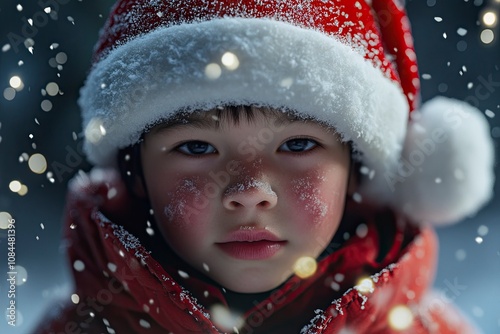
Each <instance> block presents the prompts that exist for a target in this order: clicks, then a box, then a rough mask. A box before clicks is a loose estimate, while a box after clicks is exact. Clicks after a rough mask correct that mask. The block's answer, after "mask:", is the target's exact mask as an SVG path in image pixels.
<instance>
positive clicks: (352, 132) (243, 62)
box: [79, 0, 494, 224]
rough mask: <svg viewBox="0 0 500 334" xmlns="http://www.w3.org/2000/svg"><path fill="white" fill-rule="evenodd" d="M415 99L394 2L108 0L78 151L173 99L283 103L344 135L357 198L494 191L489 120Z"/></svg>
mask: <svg viewBox="0 0 500 334" xmlns="http://www.w3.org/2000/svg"><path fill="white" fill-rule="evenodd" d="M418 97H419V77H418V69H417V64H416V57H415V52H414V49H413V42H412V36H411V32H410V25H409V21H408V18H407V17H406V14H405V11H404V9H403V8H402V6H401V5H399V4H398V2H397V0H373V1H362V0H359V1H353V0H330V1H327V0H288V1H283V0H240V1H234V0H179V1H166V0H119V1H118V2H117V3H116V5H115V6H114V8H113V9H112V12H111V15H110V17H109V19H108V21H107V22H106V24H105V26H104V28H103V29H102V31H101V35H100V40H99V42H98V44H97V46H96V50H95V54H94V62H93V67H92V69H91V72H90V74H89V76H88V78H87V81H86V83H85V86H84V87H83V88H82V90H81V97H80V100H79V104H80V106H81V108H82V116H83V127H84V129H85V143H84V150H85V152H86V154H87V156H88V159H89V160H90V161H91V162H92V163H94V164H96V165H100V166H106V165H108V166H109V165H115V164H116V158H117V151H118V150H119V149H120V148H124V147H126V146H128V145H131V144H134V143H136V142H137V141H138V140H139V138H140V135H141V134H142V133H143V131H144V130H145V129H146V128H147V127H148V126H150V125H151V124H155V123H157V122H159V121H161V120H163V119H166V118H168V117H169V116H171V115H173V114H175V113H176V112H179V111H180V110H183V111H185V110H192V111H195V110H210V109H213V108H215V107H218V106H223V105H249V104H255V105H265V106H268V107H272V108H277V109H286V110H294V111H296V112H299V113H301V114H304V115H307V116H311V117H313V118H315V119H317V120H318V121H321V122H325V123H327V124H329V125H330V126H332V127H334V128H335V129H336V130H337V131H338V133H339V134H340V135H341V137H342V139H343V140H344V141H350V142H352V144H353V147H354V148H355V150H356V151H358V152H360V159H361V161H362V164H363V168H362V170H361V171H362V173H363V174H366V176H367V177H366V181H364V182H363V183H362V187H363V188H362V190H361V194H362V195H363V196H364V197H365V198H369V199H371V200H376V201H379V202H382V203H384V204H389V205H393V206H395V207H398V208H400V209H401V208H402V209H403V210H404V212H406V214H407V215H408V216H409V217H411V218H413V219H414V220H415V221H417V222H421V223H435V224H438V223H450V222H454V221H457V220H460V219H462V218H464V217H465V216H467V215H470V214H472V213H474V212H475V211H477V210H478V209H479V208H480V207H481V206H482V205H483V204H484V203H486V202H487V201H488V200H489V199H490V197H491V196H492V186H493V180H494V176H493V168H492V166H493V159H494V158H493V144H492V141H491V138H490V137H489V129H488V123H487V122H486V120H485V119H484V118H483V117H482V116H481V115H480V113H479V112H478V111H477V110H476V109H475V108H473V107H471V106H469V105H467V104H465V103H462V102H458V101H454V100H449V99H444V98H438V99H437V100H434V101H431V102H429V103H427V104H425V105H424V106H423V108H421V110H417V109H418Z"/></svg>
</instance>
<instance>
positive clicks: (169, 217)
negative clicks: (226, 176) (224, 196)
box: [152, 177, 211, 230]
mask: <svg viewBox="0 0 500 334" xmlns="http://www.w3.org/2000/svg"><path fill="white" fill-rule="evenodd" d="M172 183H174V186H172V187H170V188H167V189H166V188H163V187H161V186H160V187H159V189H158V190H157V191H156V192H155V193H156V194H157V195H158V196H154V195H155V194H153V196H152V203H154V204H153V205H154V211H155V215H156V217H157V218H160V221H161V222H162V225H164V226H165V228H166V229H167V230H168V229H169V228H177V229H178V228H190V227H192V226H193V225H197V226H198V227H199V226H200V225H201V224H200V223H201V220H202V218H203V217H206V216H207V214H206V213H207V211H208V210H209V209H210V200H211V198H210V197H209V195H210V193H209V192H207V189H210V186H207V185H209V183H208V182H207V180H204V179H201V178H193V177H190V178H181V179H180V180H172ZM157 199H159V200H157Z"/></svg>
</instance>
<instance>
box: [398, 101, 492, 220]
mask: <svg viewBox="0 0 500 334" xmlns="http://www.w3.org/2000/svg"><path fill="white" fill-rule="evenodd" d="M493 165H494V147H493V141H492V139H491V137H490V131H489V125H488V122H487V121H486V119H485V117H484V116H483V115H481V113H480V112H479V110H477V109H476V108H474V107H472V106H470V105H469V104H467V103H465V102H461V101H457V100H453V99H448V98H444V97H437V98H434V99H433V100H431V101H429V102H427V103H426V104H424V105H423V107H422V108H421V110H420V111H418V112H414V115H412V120H411V122H410V123H409V125H408V134H407V137H406V142H405V145H404V149H403V152H402V159H401V160H400V162H399V164H398V168H397V169H398V171H397V173H396V174H395V175H397V178H396V179H395V182H394V186H395V187H394V190H395V191H394V196H393V198H392V200H391V202H392V204H393V205H395V206H396V207H397V208H400V209H402V210H403V212H404V213H405V214H407V215H408V216H409V217H410V218H412V219H413V220H414V221H415V222H418V223H423V224H434V225H444V224H450V223H454V222H457V221H459V220H461V219H463V218H465V217H466V216H469V215H472V214H474V213H476V211H477V210H479V209H480V208H481V207H482V206H483V205H484V204H485V203H486V202H488V200H490V199H491V197H492V195H493V183H494V178H495V177H494V173H493Z"/></svg>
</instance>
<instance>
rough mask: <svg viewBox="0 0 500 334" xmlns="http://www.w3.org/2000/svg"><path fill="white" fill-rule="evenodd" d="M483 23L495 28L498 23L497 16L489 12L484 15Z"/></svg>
mask: <svg viewBox="0 0 500 334" xmlns="http://www.w3.org/2000/svg"><path fill="white" fill-rule="evenodd" d="M483 23H484V24H485V25H486V26H488V27H493V26H495V25H496V23H497V14H496V13H495V12H492V11H487V12H486V13H484V14H483Z"/></svg>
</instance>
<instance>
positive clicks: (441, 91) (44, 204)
mask: <svg viewBox="0 0 500 334" xmlns="http://www.w3.org/2000/svg"><path fill="white" fill-rule="evenodd" d="M40 2H41V3H44V1H40ZM40 2H39V3H40ZM61 2H63V3H65V4H60V5H58V6H59V7H60V8H59V9H58V11H57V16H55V15H54V14H52V17H53V18H52V19H50V20H48V22H47V23H46V24H42V25H39V26H40V27H39V28H38V30H37V31H30V32H28V31H26V30H25V31H24V32H26V33H30V34H31V35H32V39H33V40H34V41H35V44H34V46H33V47H34V52H33V54H31V53H30V52H29V51H28V49H27V48H26V47H25V46H24V45H23V44H22V43H21V44H20V45H19V47H18V48H14V47H12V48H11V49H10V50H8V51H5V52H2V51H0V138H1V139H0V212H9V213H10V214H11V215H12V216H13V217H14V218H15V219H16V223H17V252H16V257H17V263H18V264H19V265H21V266H23V267H24V268H26V270H27V273H28V277H27V281H26V283H25V284H23V285H20V286H18V304H19V311H20V312H21V314H22V317H23V323H22V324H21V325H20V326H19V327H17V328H16V329H15V330H13V329H12V328H8V327H7V325H6V324H5V322H4V321H3V318H2V317H1V316H0V332H2V333H5V328H6V329H7V330H8V331H7V332H8V333H10V332H12V333H27V332H28V331H29V328H31V327H30V326H31V325H32V324H33V321H36V320H37V317H39V316H40V312H41V311H42V310H43V307H44V306H45V305H47V302H48V301H49V300H50V298H51V297H53V296H55V295H57V294H61V293H65V291H68V290H70V289H71V287H70V285H69V283H68V277H69V276H68V274H67V272H66V270H65V269H63V264H64V255H63V254H61V253H60V252H59V239H60V232H61V218H62V212H63V206H64V194H65V190H66V183H67V181H68V180H69V179H70V178H71V176H72V175H73V174H74V173H76V172H77V171H78V170H80V169H82V170H88V169H89V168H90V166H89V165H88V164H87V163H86V162H85V160H84V158H83V157H82V155H81V154H80V153H79V149H80V146H79V144H80V143H81V135H80V133H81V127H80V119H79V111H78V108H77V105H76V99H77V97H78V90H79V88H80V87H81V85H82V83H83V81H84V78H85V76H86V73H87V71H88V68H89V65H90V57H91V53H92V48H93V44H94V43H95V41H96V38H97V33H98V30H99V28H100V27H101V26H102V24H103V23H104V19H105V17H106V16H107V14H108V11H109V8H110V6H111V4H112V3H113V1H110V0H106V1H90V0H83V1H77V0H59V1H58V3H61ZM47 3H49V1H47ZM18 4H21V5H22V7H23V8H22V10H21V11H19V10H18V9H17V5H18ZM42 8H43V7H40V6H39V5H38V4H37V1H26V0H17V1H13V0H2V2H1V4H0V22H1V25H0V47H2V46H4V45H5V44H7V43H8V42H9V40H8V36H9V33H14V34H17V35H21V34H22V33H23V27H26V23H25V21H23V17H26V18H28V17H33V18H34V17H35V16H36V15H37V13H38V14H40V13H39V12H40V11H41V10H43V9H42ZM53 9H56V8H53ZM407 9H408V13H409V16H410V21H411V22H412V26H413V32H414V38H415V45H416V50H417V56H418V59H419V69H420V73H421V79H422V100H423V101H426V100H428V99H430V98H432V97H433V96H435V95H445V96H448V97H454V98H458V99H462V100H466V101H468V102H469V103H472V104H475V105H476V106H477V107H478V108H479V109H480V110H481V111H483V112H487V110H489V111H488V112H487V113H488V114H490V115H494V114H497V115H496V117H488V121H489V122H490V124H491V127H492V136H493V137H494V140H495V141H496V144H497V145H496V146H497V154H498V141H499V138H500V92H499V91H498V88H496V89H495V88H492V89H491V90H490V91H488V92H486V93H487V94H478V92H477V91H476V88H477V87H478V85H479V84H480V83H481V82H482V80H485V79H488V78H490V79H491V80H492V81H493V82H500V52H499V51H500V43H499V41H498V39H500V30H499V29H498V28H496V27H493V28H491V29H492V31H493V33H494V34H495V39H494V40H493V42H492V43H490V44H488V45H486V44H484V43H483V42H482V41H481V38H480V35H481V32H482V31H483V30H484V29H485V26H484V24H483V23H482V21H481V17H482V15H483V13H484V11H486V10H489V9H490V10H492V11H494V12H500V1H494V0H489V1H486V0H484V1H477V0H476V1H473V0H470V1H463V0H455V1H444V0H441V1H440V0H428V1H425V0H413V1H407ZM54 11H55V10H54ZM38 17H41V16H40V15H39V16H38ZM55 18H57V19H55ZM444 34H445V35H446V38H445V35H444ZM10 36H12V34H11V35H10ZM53 43H57V44H58V47H57V48H54V44H53ZM51 45H52V46H53V48H52V49H51V48H50V46H51ZM62 53H64V54H62ZM65 55H66V57H67V60H65V59H64V58H65V57H64V56H65ZM56 56H57V60H59V65H61V67H60V68H59V69H58V68H57V61H56V60H55V57H56ZM51 59H52V60H51ZM19 61H23V65H21V66H19V65H18V63H19ZM54 66H55V67H54ZM13 76H19V77H20V78H22V80H23V83H24V88H23V90H22V91H19V92H17V93H16V96H15V98H14V99H13V100H11V101H8V100H7V99H6V98H5V97H4V95H3V92H4V90H5V89H6V88H8V87H10V86H9V80H10V79H11V78H12V77H13ZM51 82H54V83H57V85H58V87H59V89H60V91H61V92H62V93H61V94H59V95H56V96H50V95H47V96H42V93H41V92H42V89H44V88H46V87H47V84H49V83H51ZM47 100H48V101H50V104H52V108H51V109H50V110H49V111H44V110H42V107H41V105H42V101H47ZM48 104H49V103H48V102H43V106H44V108H45V109H48V108H47V105H48ZM75 136H76V139H75V138H74V137H75ZM23 153H26V154H27V155H32V154H34V153H41V154H43V155H44V156H45V158H46V159H47V162H48V165H49V170H52V171H53V172H54V175H53V177H54V182H53V183H52V182H50V181H49V179H48V178H47V176H46V173H45V174H42V175H38V174H35V173H33V172H31V171H30V169H29V168H28V165H27V163H26V162H22V163H21V162H20V160H19V158H20V156H22V154H23ZM55 166H59V167H60V166H65V169H62V170H60V172H59V173H55V171H54V167H55ZM497 175H498V173H497ZM12 180H19V181H20V182H21V183H22V184H24V185H26V186H27V187H28V192H27V194H26V195H24V196H20V195H18V194H16V193H13V192H11V191H10V190H9V183H10V182H11V181H12ZM496 189H497V192H496V193H498V185H497V186H496ZM494 203H495V204H496V205H495V204H494ZM499 214H500V205H499V199H498V196H497V198H496V199H495V200H494V201H493V202H492V203H490V204H489V205H488V206H487V207H486V208H485V209H484V210H483V211H482V212H481V213H479V214H478V215H477V216H476V217H473V218H470V219H467V220H466V221H464V222H462V223H461V224H458V225H456V226H452V227H447V228H441V229H439V231H438V234H439V237H440V241H441V254H440V267H439V271H438V275H437V277H436V284H435V285H436V287H437V288H440V289H446V287H447V284H448V283H449V282H453V281H454V280H458V282H460V284H462V285H464V286H466V287H467V288H466V289H465V290H464V291H463V293H461V294H460V295H456V296H454V297H455V298H454V302H455V303H456V304H458V305H459V307H460V308H461V309H462V310H463V311H464V313H466V314H467V315H468V316H469V317H470V318H472V319H473V320H474V321H475V322H476V323H477V324H478V325H479V326H480V327H481V328H482V329H483V331H484V332H485V333H496V332H499V330H500V313H499V311H498V305H497V301H498V297H500V286H499V285H498V284H496V282H498V278H499V277H500V243H499V241H498V240H500V226H498V225H499V224H498V220H499V219H498V217H499ZM481 226H486V227H488V231H487V234H486V235H484V237H483V239H484V241H483V243H481V244H478V243H477V242H476V241H475V238H476V237H477V236H478V233H483V234H484V231H485V228H484V227H482V228H480V227H481ZM478 230H480V232H478ZM3 231H4V230H2V229H0V268H7V265H6V263H7V256H6V255H4V254H6V249H7V246H6V238H5V236H6V233H5V232H3ZM464 254H465V259H464V258H463V257H464ZM5 271H6V270H5ZM0 272H4V269H0ZM2 275H3V274H0V277H3V276H2ZM5 287H6V284H5V280H4V279H3V278H2V280H0V314H3V311H2V310H3V308H4V307H6V305H7V304H6V300H7V297H6V292H5ZM495 297H496V298H495Z"/></svg>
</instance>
